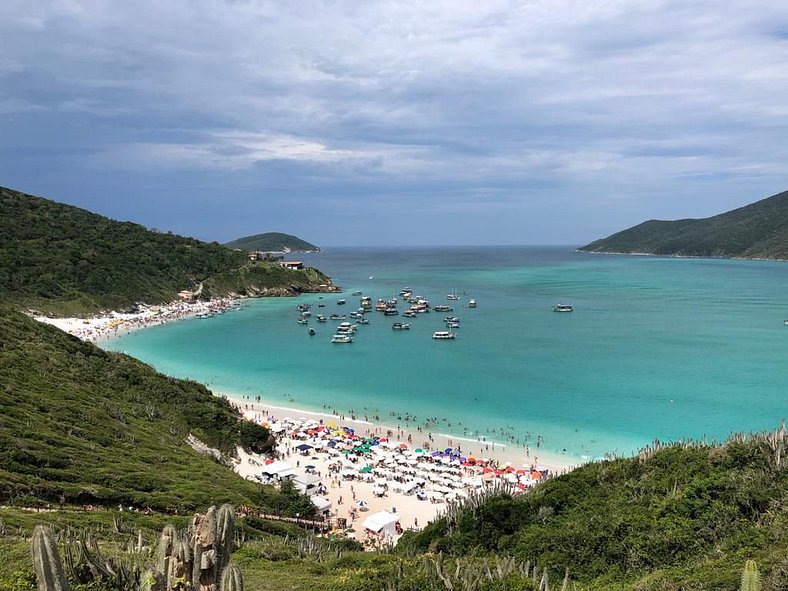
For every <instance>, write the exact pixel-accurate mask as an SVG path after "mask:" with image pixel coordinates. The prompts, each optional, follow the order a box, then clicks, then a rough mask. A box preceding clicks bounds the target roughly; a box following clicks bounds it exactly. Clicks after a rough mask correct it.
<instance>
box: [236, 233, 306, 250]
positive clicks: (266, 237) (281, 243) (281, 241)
mask: <svg viewBox="0 0 788 591" xmlns="http://www.w3.org/2000/svg"><path fill="white" fill-rule="evenodd" d="M225 246H227V247H228V248H240V249H241V250H245V251H260V252H288V251H291V252H320V248H319V247H318V246H315V245H314V244H310V243H309V242H307V241H306V240H301V238H299V237H298V236H292V235H290V234H282V233H281V232H266V233H265V234H255V235H254V236H244V237H243V238H238V239H236V240H233V241H232V242H227V243H226V244H225Z"/></svg>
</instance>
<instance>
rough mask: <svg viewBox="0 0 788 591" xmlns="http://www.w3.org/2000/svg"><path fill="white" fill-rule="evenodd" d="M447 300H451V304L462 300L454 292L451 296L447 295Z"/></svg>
mask: <svg viewBox="0 0 788 591" xmlns="http://www.w3.org/2000/svg"><path fill="white" fill-rule="evenodd" d="M446 299H447V300H449V301H450V302H456V301H458V300H459V299H460V296H458V295H457V294H456V293H454V292H451V293H449V294H446Z"/></svg>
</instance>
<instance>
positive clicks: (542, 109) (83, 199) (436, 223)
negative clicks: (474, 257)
mask: <svg viewBox="0 0 788 591" xmlns="http://www.w3.org/2000/svg"><path fill="white" fill-rule="evenodd" d="M0 39H2V42H0V186H6V187H10V188H13V189H17V190H21V191H25V192H27V193H32V194H35V195H40V196H44V197H48V198H50V199H54V200H55V201H60V202H65V203H69V204H73V205H76V206H79V207H83V208H85V209H89V210H91V211H95V212H97V213H101V214H103V215H107V216H109V217H112V218H115V219H120V220H132V221H135V222H138V223H141V224H144V225H145V226H147V227H150V228H156V229H160V230H166V231H173V232H176V233H179V234H184V235H189V236H194V237H197V238H201V239H204V240H210V241H212V240H217V241H219V242H225V241H229V240H232V239H234V238H238V237H240V236H246V235H250V234H257V233H261V232H267V231H279V232H287V233H291V234H296V235H298V236H300V237H301V238H304V239H306V240H308V241H310V242H313V243H315V244H318V245H321V246H328V245H331V246H357V245H358V246H367V245H482V244H566V245H582V244H585V243H587V242H590V241H591V240H594V239H596V238H600V237H604V236H607V235H609V234H611V233H613V232H616V231H618V230H621V229H624V228H626V227H629V226H632V225H634V224H637V223H639V222H641V221H644V220H647V219H655V218H656V219H678V218H687V217H706V216H710V215H714V214H717V213H721V212H724V211H727V210H730V209H733V208H735V207H740V206H742V205H746V204H747V203H751V202H753V201H757V200H759V199H762V198H765V197H768V196H770V195H772V194H775V193H779V192H782V191H784V190H786V189H788V2H785V1H763V0H753V1H752V2H741V0H733V1H729V0H713V1H712V0H693V1H692V2H686V0H675V1H673V0H638V1H635V0H627V1H621V0H599V1H593V2H589V1H588V0H532V1H520V2H514V1H506V0H485V1H483V2H480V1H479V0H435V1H430V0H412V1H385V0H381V1H374V0H353V1H347V2H343V1H325V2H324V1H318V0H310V1H301V2H298V1H296V2H293V1H281V2H269V1H240V0H238V1H226V2H220V1H218V0H214V1H207V0H205V1H203V0H190V1H182V0H168V1H167V2H160V1H155V2H151V1H148V0H135V1H133V2H118V1H112V2H110V1H99V0H55V1H48V0H37V1H36V2H30V0H3V2H2V3H0Z"/></svg>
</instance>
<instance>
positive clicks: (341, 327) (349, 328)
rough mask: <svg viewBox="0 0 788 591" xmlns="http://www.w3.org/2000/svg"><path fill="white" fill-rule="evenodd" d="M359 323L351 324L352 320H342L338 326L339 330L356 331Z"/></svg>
mask: <svg viewBox="0 0 788 591" xmlns="http://www.w3.org/2000/svg"><path fill="white" fill-rule="evenodd" d="M357 328H358V324H351V323H350V322H340V323H339V326H337V332H356V329H357Z"/></svg>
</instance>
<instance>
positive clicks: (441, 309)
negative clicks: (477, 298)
mask: <svg viewBox="0 0 788 591" xmlns="http://www.w3.org/2000/svg"><path fill="white" fill-rule="evenodd" d="M433 310H435V311H436V312H454V308H452V307H451V306H447V305H446V304H438V305H437V306H435V307H434V308H433Z"/></svg>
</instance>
